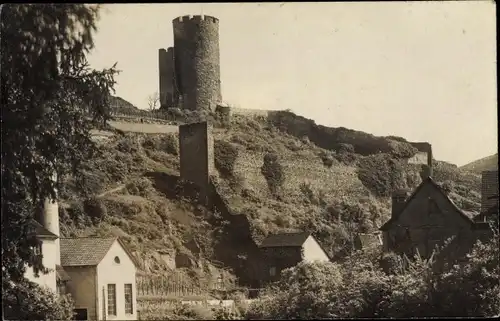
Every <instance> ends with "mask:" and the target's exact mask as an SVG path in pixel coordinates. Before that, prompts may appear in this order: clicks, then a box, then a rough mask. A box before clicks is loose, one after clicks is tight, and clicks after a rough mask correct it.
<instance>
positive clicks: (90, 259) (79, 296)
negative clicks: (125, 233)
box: [61, 237, 137, 320]
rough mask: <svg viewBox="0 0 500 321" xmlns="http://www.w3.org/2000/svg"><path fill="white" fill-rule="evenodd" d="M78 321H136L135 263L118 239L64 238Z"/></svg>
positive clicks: (63, 257)
mask: <svg viewBox="0 0 500 321" xmlns="http://www.w3.org/2000/svg"><path fill="white" fill-rule="evenodd" d="M61 262H62V266H63V267H64V270H65V271H66V273H67V274H68V275H69V278H70V280H69V282H68V285H67V290H68V292H69V293H71V296H72V297H73V299H74V300H75V309H76V312H77V319H79V320H137V303H136V295H137V294H136V284H135V283H136V282H135V274H136V264H135V262H134V259H133V257H132V255H130V253H129V252H128V250H127V249H126V247H125V245H124V244H123V243H122V241H121V240H120V239H118V238H91V237H89V238H61Z"/></svg>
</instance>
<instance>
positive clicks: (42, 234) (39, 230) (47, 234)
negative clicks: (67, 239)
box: [30, 220, 59, 240]
mask: <svg viewBox="0 0 500 321" xmlns="http://www.w3.org/2000/svg"><path fill="white" fill-rule="evenodd" d="M30 227H31V228H32V229H33V231H34V233H35V236H36V237H38V238H42V239H43V238H45V239H53V240H55V239H57V238H58V237H59V236H57V235H55V234H54V233H52V232H51V231H49V230H47V229H46V228H45V227H43V225H42V224H40V223H38V222H37V221H35V220H31V221H30Z"/></svg>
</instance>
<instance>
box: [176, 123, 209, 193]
mask: <svg viewBox="0 0 500 321" xmlns="http://www.w3.org/2000/svg"><path fill="white" fill-rule="evenodd" d="M213 144H214V143H213V137H212V126H211V125H210V124H208V123H207V122H201V123H191V124H185V125H181V126H179V151H180V174H181V175H180V176H181V179H183V180H186V181H189V182H192V183H194V184H196V185H197V186H199V187H200V200H206V197H207V195H208V187H209V183H210V175H212V174H214V173H215V165H214V157H213V153H214V152H213V149H214V147H213Z"/></svg>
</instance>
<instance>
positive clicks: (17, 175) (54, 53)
mask: <svg viewBox="0 0 500 321" xmlns="http://www.w3.org/2000/svg"><path fill="white" fill-rule="evenodd" d="M98 12H99V7H98V6H89V5H84V4H8V5H3V6H2V8H1V25H0V26H1V41H0V43H1V52H2V55H1V98H0V101H1V111H2V115H1V117H2V129H1V133H2V164H1V167H2V188H1V189H2V195H1V196H2V227H1V230H2V279H3V280H2V283H3V297H4V298H6V297H8V296H15V295H16V293H17V292H18V291H19V287H18V286H15V285H16V284H21V282H23V281H24V273H25V271H26V266H33V267H34V270H35V271H36V272H38V271H43V266H42V264H41V260H39V258H36V257H35V255H34V252H33V250H32V248H33V247H34V246H35V245H37V243H38V241H37V240H36V238H34V237H32V236H30V234H31V233H30V232H31V231H30V230H29V225H28V222H29V221H30V220H31V219H33V217H34V212H35V211H36V210H37V209H39V208H41V205H42V203H43V201H44V200H45V199H46V198H50V199H57V195H56V191H57V189H58V188H60V184H61V180H62V178H63V177H64V176H65V175H66V174H69V173H72V174H74V175H75V176H76V177H79V176H78V172H79V168H80V165H81V163H82V161H84V160H86V159H88V158H89V157H91V156H92V154H93V152H94V151H95V146H94V143H93V142H92V140H91V136H90V129H91V128H93V127H95V126H100V125H103V124H105V121H106V120H107V119H108V118H109V112H108V108H109V97H110V95H109V94H110V90H112V88H113V85H114V83H115V81H114V75H115V74H116V72H117V71H116V69H115V66H113V67H112V68H110V69H105V70H102V71H96V70H93V69H91V68H90V67H89V65H88V63H87V61H86V59H85V56H86V54H87V53H88V52H89V51H90V50H91V49H92V48H93V39H92V35H93V33H94V32H95V31H96V30H97V28H96V22H97V20H98ZM115 65H116V64H115ZM54 174H56V176H57V180H54V179H53V178H54ZM35 309H36V307H35V306H33V307H32V310H27V311H34V310H35ZM26 318H27V316H26V315H23V316H19V317H17V319H26Z"/></svg>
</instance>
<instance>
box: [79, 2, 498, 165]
mask: <svg viewBox="0 0 500 321" xmlns="http://www.w3.org/2000/svg"><path fill="white" fill-rule="evenodd" d="M187 14H193V15H196V14H206V15H212V16H215V17H217V18H219V19H220V51H221V81H222V95H223V99H224V101H226V102H227V103H229V104H231V105H233V106H236V107H241V108H250V109H253V108H255V109H288V108H289V109H291V110H292V111H294V112H295V113H297V114H299V115H302V116H305V117H308V118H311V119H314V120H315V121H316V123H318V124H322V125H326V126H332V127H347V128H351V129H355V130H361V131H365V132H368V133H372V134H374V135H397V136H402V137H405V138H406V139H408V140H410V141H427V142H430V143H431V144H432V147H433V152H434V156H435V157H436V158H437V159H439V160H446V161H450V162H452V163H455V164H457V165H459V166H460V165H463V164H466V163H468V162H470V161H473V160H476V159H478V158H482V157H485V156H488V155H491V154H493V153H496V152H497V103H496V41H495V37H496V22H495V4H494V3H493V2H491V1H484V2H480V1H479V2H465V1H464V2H392V3H391V2H387V3H382V2H373V3H367V2H358V3H356V2H352V3H345V2H344V3H342V2H339V3H286V4H279V3H262V4H257V3H247V4H237V3H234V4H230V3H221V4H216V3H208V4H113V5H105V11H104V12H103V13H102V17H101V20H100V22H99V25H98V26H99V31H98V33H97V35H96V38H95V45H96V49H95V50H94V51H93V53H92V54H91V55H90V57H89V61H90V63H91V64H92V66H93V67H95V68H105V67H110V66H111V65H112V64H113V63H114V62H118V68H119V69H121V70H122V73H121V74H120V75H119V76H118V77H117V81H118V84H117V86H116V94H117V95H118V96H120V97H122V98H124V99H126V100H128V101H130V102H131V103H133V104H134V105H136V106H137V107H139V108H146V106H147V97H148V96H149V95H150V94H152V93H154V92H156V91H158V49H159V48H167V47H169V46H172V44H173V33H172V19H174V18H176V17H178V16H181V15H187Z"/></svg>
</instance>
